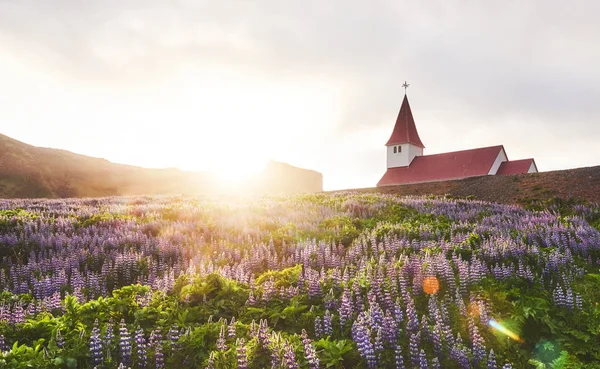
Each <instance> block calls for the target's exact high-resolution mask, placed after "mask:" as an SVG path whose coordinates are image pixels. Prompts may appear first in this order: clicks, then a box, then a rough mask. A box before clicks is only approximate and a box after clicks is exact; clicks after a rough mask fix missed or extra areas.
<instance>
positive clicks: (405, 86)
mask: <svg viewBox="0 0 600 369" xmlns="http://www.w3.org/2000/svg"><path fill="white" fill-rule="evenodd" d="M408 86H410V85H409V84H408V83H406V81H404V84H403V85H402V87H404V94H405V95H406V89H407V88H408Z"/></svg>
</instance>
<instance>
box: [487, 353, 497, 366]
mask: <svg viewBox="0 0 600 369" xmlns="http://www.w3.org/2000/svg"><path fill="white" fill-rule="evenodd" d="M487 367H488V369H498V366H497V365H496V355H494V350H493V349H491V350H490V355H489V356H488V362H487Z"/></svg>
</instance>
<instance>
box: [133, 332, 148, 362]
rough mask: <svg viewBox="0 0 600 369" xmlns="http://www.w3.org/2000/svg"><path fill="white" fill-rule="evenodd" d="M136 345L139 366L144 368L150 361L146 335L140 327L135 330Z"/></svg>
mask: <svg viewBox="0 0 600 369" xmlns="http://www.w3.org/2000/svg"><path fill="white" fill-rule="evenodd" d="M135 347H136V354H137V365H138V367H140V368H142V369H143V368H146V365H147V362H148V358H147V356H146V338H145V337H144V330H143V329H141V328H140V327H138V329H137V330H136V331H135Z"/></svg>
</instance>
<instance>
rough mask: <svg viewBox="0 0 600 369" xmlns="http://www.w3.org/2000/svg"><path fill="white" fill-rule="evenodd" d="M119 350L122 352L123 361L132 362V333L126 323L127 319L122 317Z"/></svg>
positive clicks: (126, 363)
mask: <svg viewBox="0 0 600 369" xmlns="http://www.w3.org/2000/svg"><path fill="white" fill-rule="evenodd" d="M119 351H120V353H121V362H122V363H123V364H125V365H129V364H131V335H130V334H129V331H128V330H127V325H125V319H121V324H120V326H119Z"/></svg>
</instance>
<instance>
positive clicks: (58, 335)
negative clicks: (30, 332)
mask: <svg viewBox="0 0 600 369" xmlns="http://www.w3.org/2000/svg"><path fill="white" fill-rule="evenodd" d="M55 340H56V346H58V347H59V348H63V347H64V346H65V344H66V342H65V339H64V337H63V336H62V334H61V333H60V328H58V329H57V330H56V338H55Z"/></svg>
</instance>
